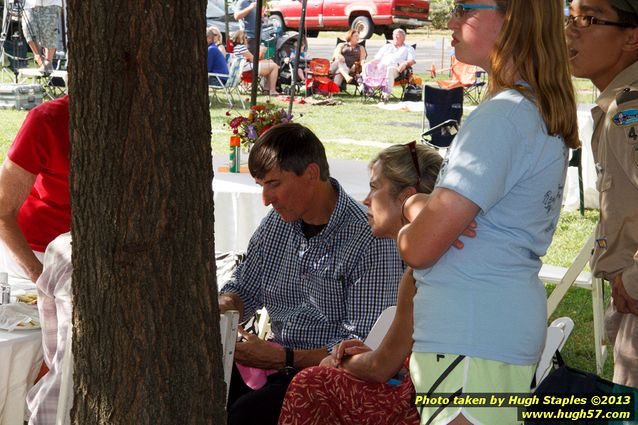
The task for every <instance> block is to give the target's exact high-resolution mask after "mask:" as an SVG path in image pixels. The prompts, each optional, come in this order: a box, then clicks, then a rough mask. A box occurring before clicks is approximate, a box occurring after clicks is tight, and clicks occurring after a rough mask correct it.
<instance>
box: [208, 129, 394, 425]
mask: <svg viewBox="0 0 638 425" xmlns="http://www.w3.org/2000/svg"><path fill="white" fill-rule="evenodd" d="M248 166H249V169H250V173H251V175H252V176H253V177H254V178H255V180H256V182H257V183H258V184H259V185H260V186H262V190H263V200H264V203H265V204H266V205H272V207H273V209H272V210H271V211H270V212H269V213H268V215H267V216H266V217H265V218H264V220H263V221H262V223H261V225H260V226H259V228H258V229H257V230H256V231H255V233H254V234H253V236H252V238H251V240H250V244H249V246H248V253H247V257H246V260H245V261H244V262H243V263H242V264H241V265H240V266H239V267H238V268H237V270H236V271H235V273H234V275H233V277H232V278H231V279H230V281H229V282H228V283H227V284H226V285H225V286H224V287H223V288H222V290H221V294H220V295H219V306H220V310H221V311H222V312H223V311H226V310H231V309H234V310H239V312H240V315H241V317H242V318H244V319H246V318H250V317H251V316H252V315H253V314H254V313H255V311H256V310H257V309H259V308H261V307H264V306H265V307H266V309H267V310H268V313H269V315H270V320H271V329H272V332H273V335H274V342H275V343H277V344H278V345H279V346H276V345H272V344H269V343H268V342H265V341H263V340H260V339H258V338H257V337H256V336H253V335H250V336H247V339H246V341H244V342H239V343H237V346H236V349H235V360H236V361H237V363H239V364H241V365H243V366H250V367H255V368H260V369H270V370H274V371H275V373H273V374H271V375H269V376H268V380H267V382H266V384H265V385H264V386H263V387H261V388H260V389H257V390H255V389H251V388H249V387H248V386H246V384H244V382H243V380H242V379H241V377H240V375H239V373H238V370H237V368H234V370H233V378H232V379H231V385H230V390H229V399H228V423H229V425H233V424H248V423H260V424H270V423H272V424H276V423H277V419H278V416H279V412H280V410H281V405H282V402H283V398H284V396H285V392H286V388H287V387H288V384H289V383H290V380H291V379H292V377H293V375H294V373H295V371H296V370H299V369H303V368H306V367H309V366H314V365H317V364H319V362H320V361H321V360H322V359H323V358H324V357H325V356H326V355H327V354H328V351H329V350H331V349H332V347H333V346H335V345H336V344H338V343H339V342H340V341H342V340H344V339H351V338H359V339H364V338H365V337H366V335H367V334H368V332H369V331H370V328H371V327H372V325H373V324H374V321H375V320H376V318H377V317H378V316H379V314H380V313H381V312H382V311H383V310H384V309H385V308H386V307H388V306H391V305H394V304H396V295H397V289H398V283H399V280H400V278H401V275H402V273H403V270H404V266H403V263H402V262H401V259H400V258H399V256H398V254H397V249H396V246H395V243H394V241H393V240H391V239H381V238H375V237H373V236H372V233H371V230H370V226H369V225H368V221H367V216H366V212H365V210H364V207H363V206H362V205H360V204H359V203H357V202H356V201H355V200H354V199H352V198H351V197H350V196H348V195H347V194H346V193H345V191H344V190H343V188H342V187H341V186H340V185H339V183H338V182H337V181H336V180H335V179H332V178H330V176H329V170H328V161H327V159H326V154H325V150H324V147H323V145H322V144H321V142H320V141H319V139H318V138H317V136H315V135H314V133H312V131H310V130H309V129H307V128H305V127H303V126H301V125H299V124H282V125H279V126H276V127H274V128H272V129H270V130H269V131H267V132H266V133H265V134H264V135H263V136H262V137H260V138H259V140H258V141H257V143H255V145H254V146H253V148H252V150H251V153H250V158H249V160H248Z"/></svg>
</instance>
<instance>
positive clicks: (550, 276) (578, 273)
mask: <svg viewBox="0 0 638 425" xmlns="http://www.w3.org/2000/svg"><path fill="white" fill-rule="evenodd" d="M595 239H596V235H595V231H594V232H592V234H591V235H590V236H589V238H588V239H587V241H586V242H585V244H584V245H583V247H582V248H581V250H580V252H579V253H578V255H577V256H576V258H574V260H573V262H572V264H571V266H570V267H569V268H565V267H559V266H552V265H548V264H543V266H542V267H541V270H540V272H539V274H538V277H539V278H540V280H542V281H543V282H546V283H554V284H556V287H555V288H554V290H553V291H552V293H551V294H550V296H549V297H548V298H547V317H548V318H549V317H550V316H551V315H552V313H554V310H556V307H558V304H559V303H560V302H561V301H562V299H563V297H564V296H565V295H566V294H567V290H568V289H569V288H571V287H572V286H576V287H579V288H585V289H588V290H590V291H591V302H592V310H593V317H594V350H595V352H596V373H598V374H599V375H600V374H601V373H602V371H603V367H604V365H605V360H606V359H607V347H606V346H605V343H606V335H605V312H604V306H603V284H602V280H601V279H599V278H597V277H594V276H593V275H592V274H591V273H590V272H586V271H582V270H583V269H584V268H585V266H587V264H588V262H589V258H590V257H591V253H592V249H593V248H594V241H595Z"/></svg>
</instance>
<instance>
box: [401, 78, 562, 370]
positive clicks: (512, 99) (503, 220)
mask: <svg viewBox="0 0 638 425" xmlns="http://www.w3.org/2000/svg"><path fill="white" fill-rule="evenodd" d="M567 157H568V149H567V148H566V146H565V143H564V142H563V139H562V137H560V136H551V135H548V134H547V131H546V127H545V124H544V122H543V121H542V119H541V117H540V115H539V113H538V110H537V108H536V106H535V105H534V103H533V102H531V101H530V100H528V99H526V98H525V97H524V96H523V95H521V94H520V93H519V92H517V91H516V90H506V91H503V92H500V93H498V94H497V95H496V96H494V97H493V98H492V99H490V100H488V101H486V102H484V103H483V104H481V105H480V106H478V107H477V108H476V110H475V111H474V112H472V113H471V114H470V116H469V117H468V119H467V121H466V122H465V123H464V124H463V126H462V127H461V130H460V131H459V133H458V135H457V136H456V139H455V140H454V142H453V143H452V146H451V148H450V149H449V151H448V155H447V158H446V159H445V161H444V163H443V168H442V169H441V173H440V175H439V180H438V181H437V186H438V187H443V188H447V189H450V190H453V191H455V192H457V193H459V194H460V195H463V196H464V197H466V198H467V199H469V200H471V201H472V202H474V203H475V204H477V205H478V206H479V207H480V208H481V211H480V212H479V214H478V216H477V217H476V222H477V224H478V226H477V236H476V238H474V239H471V238H464V239H463V243H464V244H465V247H464V248H463V249H461V250H458V249H455V248H450V249H449V250H448V251H447V252H446V253H445V254H443V256H441V258H440V259H439V260H438V261H437V263H436V264H435V265H434V266H433V267H431V268H429V269H421V270H415V271H414V277H415V279H416V281H417V294H416V296H415V298H414V335H413V336H414V348H413V351H416V352H435V353H453V354H464V355H467V356H472V357H479V358H483V359H488V360H497V361H502V362H506V363H510V364H520V365H527V364H533V363H536V362H537V361H538V359H539V357H540V353H541V350H542V347H543V344H544V341H545V330H546V326H547V325H546V322H547V317H546V316H547V307H546V302H547V300H546V295H545V289H544V287H543V285H542V283H541V282H540V280H539V279H538V272H539V270H540V267H541V261H540V259H539V257H541V256H543V255H544V254H545V252H546V250H547V247H548V246H549V244H550V243H551V240H552V236H553V234H554V230H555V228H556V223H557V221H558V216H559V213H560V206H561V198H562V194H563V187H564V182H565V174H566V170H567Z"/></svg>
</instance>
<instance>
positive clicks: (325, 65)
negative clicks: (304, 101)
mask: <svg viewBox="0 0 638 425" xmlns="http://www.w3.org/2000/svg"><path fill="white" fill-rule="evenodd" d="M306 75H307V78H306V95H312V94H314V93H318V94H322V95H326V96H332V93H338V92H339V91H340V89H339V87H337V85H336V84H335V83H334V81H332V80H331V79H330V61H329V60H328V59H322V58H315V59H311V60H310V63H309V64H308V69H307V70H306Z"/></svg>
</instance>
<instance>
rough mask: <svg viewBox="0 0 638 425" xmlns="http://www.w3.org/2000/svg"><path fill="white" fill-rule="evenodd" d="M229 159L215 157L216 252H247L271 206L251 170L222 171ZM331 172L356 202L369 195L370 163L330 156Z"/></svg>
mask: <svg viewBox="0 0 638 425" xmlns="http://www.w3.org/2000/svg"><path fill="white" fill-rule="evenodd" d="M227 162H228V156H227V155H217V156H215V157H214V158H213V163H214V167H215V177H214V178H213V191H214V200H215V251H217V252H226V251H245V250H246V249H247V248H248V242H249V241H250V237H251V236H252V234H253V232H254V231H255V229H257V227H258V226H259V223H260V222H261V220H262V218H264V216H265V215H266V213H267V212H268V210H269V209H270V207H265V206H264V203H263V201H262V198H261V187H260V186H259V185H258V184H257V183H255V180H254V179H253V178H252V177H251V176H250V174H249V173H221V172H219V171H217V169H218V166H219V165H221V164H226V163H227ZM328 162H329V164H330V175H331V176H332V177H334V178H336V179H337V180H338V181H339V183H340V184H341V186H343V188H344V189H345V191H346V193H348V194H349V195H350V196H352V197H353V198H354V199H356V200H357V201H363V199H364V198H365V197H366V195H367V194H368V188H369V186H368V179H369V175H368V163H367V162H366V161H348V160H336V159H331V160H329V161H328Z"/></svg>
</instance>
